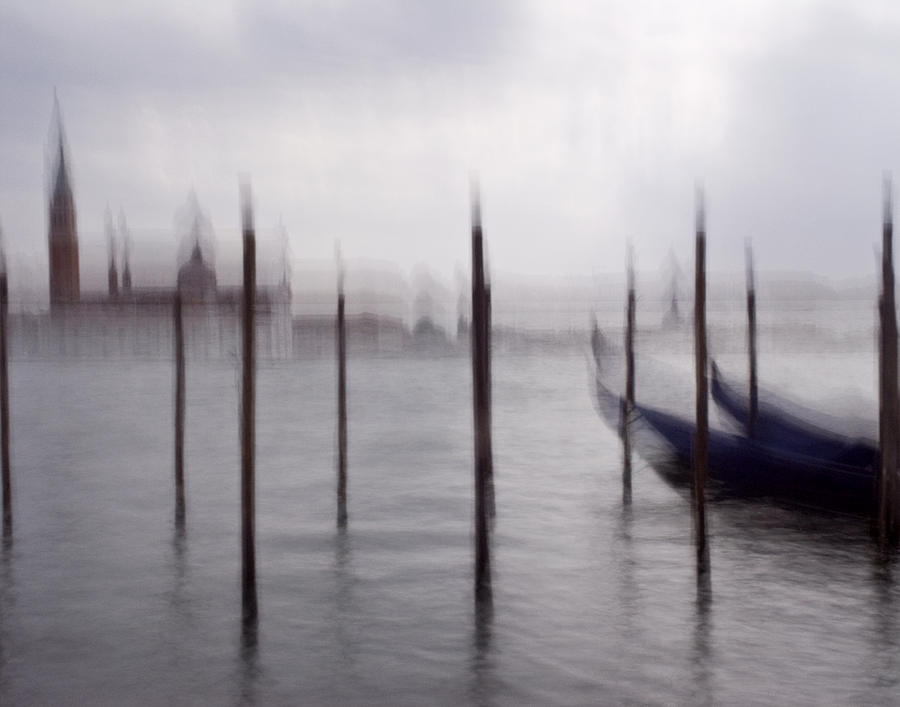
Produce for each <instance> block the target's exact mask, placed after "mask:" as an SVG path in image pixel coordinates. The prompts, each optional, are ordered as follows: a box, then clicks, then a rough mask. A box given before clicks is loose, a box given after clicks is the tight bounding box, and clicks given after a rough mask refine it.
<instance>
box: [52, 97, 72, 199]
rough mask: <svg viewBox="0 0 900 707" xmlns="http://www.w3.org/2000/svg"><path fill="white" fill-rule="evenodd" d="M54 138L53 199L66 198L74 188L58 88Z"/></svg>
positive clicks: (54, 115)
mask: <svg viewBox="0 0 900 707" xmlns="http://www.w3.org/2000/svg"><path fill="white" fill-rule="evenodd" d="M51 130H52V131H53V132H52V135H53V137H51V140H52V139H53V138H55V139H56V143H57V144H56V149H55V152H56V163H55V170H56V171H55V178H54V180H53V185H54V186H53V199H54V200H56V199H59V198H64V197H66V196H67V195H69V194H71V193H72V187H71V184H70V180H69V170H68V167H67V166H66V149H65V144H66V138H65V131H64V130H63V121H62V111H61V110H60V107H59V96H57V95H56V88H54V89H53V119H52V127H51Z"/></svg>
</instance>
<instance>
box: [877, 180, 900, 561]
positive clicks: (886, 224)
mask: <svg viewBox="0 0 900 707" xmlns="http://www.w3.org/2000/svg"><path fill="white" fill-rule="evenodd" d="M893 230H894V226H893V208H892V194H891V182H890V179H889V178H887V177H886V178H885V180H884V203H883V225H882V251H881V306H880V307H879V310H880V315H881V317H880V318H881V325H880V330H881V337H880V347H879V348H880V356H879V373H880V375H879V380H880V386H879V388H880V391H879V392H880V398H881V400H880V405H879V412H880V415H879V417H880V420H879V433H880V434H879V436H880V440H879V442H880V447H881V450H880V451H881V474H880V477H881V478H880V484H879V492H878V535H879V541H880V544H881V547H882V549H886V548H887V547H888V546H889V545H892V544H893V543H895V542H896V540H897V498H896V496H897V485H898V484H897V462H898V447H897V435H898V424H900V400H898V390H897V383H898V381H897V313H896V302H895V296H894V254H893Z"/></svg>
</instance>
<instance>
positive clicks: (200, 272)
mask: <svg viewBox="0 0 900 707" xmlns="http://www.w3.org/2000/svg"><path fill="white" fill-rule="evenodd" d="M178 291H179V292H180V293H181V297H182V299H183V300H184V301H185V302H211V301H213V300H215V296H216V271H215V270H213V269H212V268H211V267H210V266H209V265H207V264H206V263H205V262H204V261H203V254H202V253H201V252H200V244H199V243H196V244H194V251H193V252H192V253H191V258H190V260H188V261H187V262H186V263H185V264H184V265H182V266H181V267H180V268H179V269H178Z"/></svg>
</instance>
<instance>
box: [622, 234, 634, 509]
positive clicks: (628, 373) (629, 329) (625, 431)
mask: <svg viewBox="0 0 900 707" xmlns="http://www.w3.org/2000/svg"><path fill="white" fill-rule="evenodd" d="M627 298H628V299H627V304H626V307H625V403H624V410H623V420H622V446H623V449H624V464H623V468H622V498H623V500H624V501H625V502H626V503H628V502H630V501H631V435H630V430H629V423H630V422H631V416H632V412H633V410H634V310H635V298H634V257H633V253H632V249H631V247H630V246H629V248H628V292H627Z"/></svg>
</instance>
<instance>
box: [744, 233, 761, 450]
mask: <svg viewBox="0 0 900 707" xmlns="http://www.w3.org/2000/svg"><path fill="white" fill-rule="evenodd" d="M746 252H747V349H748V353H749V357H750V376H749V378H750V410H749V415H748V420H747V431H748V432H749V433H750V436H751V437H752V436H753V435H754V434H755V432H756V413H757V410H758V407H759V402H758V398H757V391H756V283H755V282H754V278H753V248H752V247H751V246H750V243H749V242H748V243H747V251H746Z"/></svg>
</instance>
